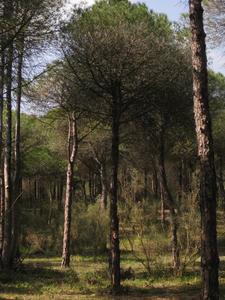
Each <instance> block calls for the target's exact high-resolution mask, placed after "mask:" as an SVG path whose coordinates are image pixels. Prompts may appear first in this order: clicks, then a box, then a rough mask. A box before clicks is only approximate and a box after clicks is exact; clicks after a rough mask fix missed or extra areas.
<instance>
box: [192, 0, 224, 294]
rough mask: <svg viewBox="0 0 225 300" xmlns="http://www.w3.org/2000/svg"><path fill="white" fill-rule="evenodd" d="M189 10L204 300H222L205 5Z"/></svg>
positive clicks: (194, 5) (196, 4) (197, 3)
mask: <svg viewBox="0 0 225 300" xmlns="http://www.w3.org/2000/svg"><path fill="white" fill-rule="evenodd" d="M189 8H190V22H191V33H192V66H193V100H194V117H195V126H196V137H197V145H198V157H199V161H200V208H201V267H202V298H203V300H209V299H210V300H212V299H213V300H216V299H219V282H218V268H219V258H218V251H217V230H216V172H215V165H214V153H213V139H212V130H211V118H210V113H209V104H208V74H207V57H206V46H205V32H204V27H203V9H202V1H201V0H189Z"/></svg>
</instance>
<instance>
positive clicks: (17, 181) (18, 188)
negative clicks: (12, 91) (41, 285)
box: [12, 36, 36, 258]
mask: <svg viewBox="0 0 225 300" xmlns="http://www.w3.org/2000/svg"><path fill="white" fill-rule="evenodd" d="M23 52H24V37H23V36H22V37H21V44H19V49H18V69H17V91H16V93H17V95H16V124H15V146H14V164H15V169H14V181H13V201H14V204H13V210H12V212H13V220H12V221H13V223H12V227H13V228H12V232H13V236H12V251H13V257H14V258H16V256H18V255H19V244H18V241H19V231H20V220H19V216H20V198H21V192H22V178H21V154H20V110H21V96H22V68H23V54H24V53H23ZM35 197H36V195H35Z"/></svg>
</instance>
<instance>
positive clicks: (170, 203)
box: [158, 129, 180, 274]
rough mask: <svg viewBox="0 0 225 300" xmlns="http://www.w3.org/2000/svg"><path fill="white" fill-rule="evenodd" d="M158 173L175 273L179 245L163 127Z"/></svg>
mask: <svg viewBox="0 0 225 300" xmlns="http://www.w3.org/2000/svg"><path fill="white" fill-rule="evenodd" d="M158 175H159V180H160V185H161V187H162V192H163V196H164V200H165V203H166V205H167V206H168V207H169V210H170V227H171V245H172V265H173V269H174V273H175V274H177V273H178V272H179V269H180V255H179V246H178V240H177V229H178V223H177V216H176V211H175V202H174V199H173V197H172V195H171V193H170V190H169V187H168V183H167V177H166V171H165V158H164V132H163V129H162V130H161V132H160V149H159V157H158Z"/></svg>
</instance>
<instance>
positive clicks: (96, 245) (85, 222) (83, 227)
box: [72, 203, 109, 256]
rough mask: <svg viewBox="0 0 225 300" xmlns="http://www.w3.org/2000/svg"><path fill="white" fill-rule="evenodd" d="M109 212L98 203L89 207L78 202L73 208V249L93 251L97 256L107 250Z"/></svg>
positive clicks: (82, 251)
mask: <svg viewBox="0 0 225 300" xmlns="http://www.w3.org/2000/svg"><path fill="white" fill-rule="evenodd" d="M108 224H109V220H108V214H107V212H106V211H104V210H101V209H100V206H99V204H98V203H96V204H90V205H89V206H88V207H86V206H85V205H83V204H82V203H76V204H75V207H74V210H73V224H72V251H73V252H75V253H82V254H84V253H87V254H90V253H92V254H93V255H94V256H96V255H97V254H99V253H104V252H106V245H107V240H108V239H107V236H108Z"/></svg>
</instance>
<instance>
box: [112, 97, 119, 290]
mask: <svg viewBox="0 0 225 300" xmlns="http://www.w3.org/2000/svg"><path fill="white" fill-rule="evenodd" d="M118 114H119V112H118V103H117V100H115V99H114V100H113V111H112V150H111V160H112V182H111V199H110V252H111V253H110V269H111V284H112V289H113V291H114V292H116V291H118V290H119V288H120V245H119V218H118V211H117V202H118V166H119V118H118Z"/></svg>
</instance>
